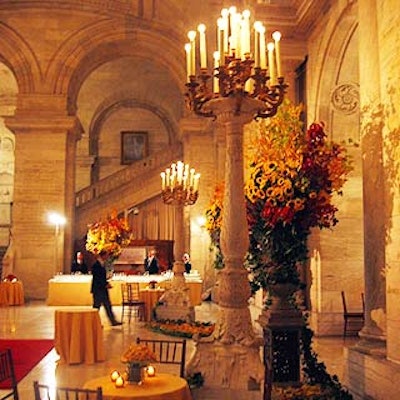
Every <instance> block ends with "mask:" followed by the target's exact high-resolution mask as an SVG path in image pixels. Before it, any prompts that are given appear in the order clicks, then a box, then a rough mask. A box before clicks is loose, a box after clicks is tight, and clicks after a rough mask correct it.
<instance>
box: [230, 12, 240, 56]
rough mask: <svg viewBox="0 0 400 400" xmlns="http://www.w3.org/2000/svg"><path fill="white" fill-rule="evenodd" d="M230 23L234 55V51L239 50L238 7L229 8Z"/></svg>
mask: <svg viewBox="0 0 400 400" xmlns="http://www.w3.org/2000/svg"><path fill="white" fill-rule="evenodd" d="M229 22H230V28H231V36H230V43H229V44H230V53H231V54H232V51H233V50H237V28H238V26H237V25H236V23H237V17H236V7H234V6H232V7H230V8H229Z"/></svg>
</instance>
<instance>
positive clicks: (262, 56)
mask: <svg viewBox="0 0 400 400" xmlns="http://www.w3.org/2000/svg"><path fill="white" fill-rule="evenodd" d="M259 33H260V67H261V69H267V53H266V51H265V26H260V28H259Z"/></svg>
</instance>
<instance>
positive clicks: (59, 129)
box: [5, 97, 82, 298]
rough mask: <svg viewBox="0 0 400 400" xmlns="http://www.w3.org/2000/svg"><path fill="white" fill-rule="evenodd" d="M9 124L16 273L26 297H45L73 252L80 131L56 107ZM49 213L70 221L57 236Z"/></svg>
mask: <svg viewBox="0 0 400 400" xmlns="http://www.w3.org/2000/svg"><path fill="white" fill-rule="evenodd" d="M47 100H49V97H48V98H47ZM30 101H31V104H33V103H34V99H33V98H32V99H30ZM39 103H40V102H39ZM35 104H36V105H37V104H38V103H35ZM34 108H35V109H36V108H37V107H36V106H35V107H34ZM39 108H40V107H39ZM5 123H6V126H7V127H8V128H9V129H10V130H12V131H13V132H14V134H15V182H14V206H13V237H14V245H15V254H16V256H15V267H14V268H15V274H16V275H17V276H18V277H19V278H21V279H22V280H23V282H24V286H25V294H26V296H27V297H28V298H45V297H46V292H47V281H48V279H49V278H51V277H52V276H53V275H54V274H55V273H57V272H63V271H64V269H65V270H66V268H67V266H66V264H67V263H69V262H70V257H71V255H72V250H73V247H72V238H73V221H74V210H75V148H76V140H77V138H79V137H80V134H81V131H82V129H81V126H80V123H79V121H78V120H77V119H76V118H75V117H72V116H66V115H62V114H61V113H56V112H55V110H54V112H49V113H45V112H43V111H41V112H36V110H35V111H34V110H31V111H29V110H27V109H26V108H24V109H22V111H20V112H17V113H16V115H15V116H14V117H7V118H6V119H5ZM49 212H58V213H59V214H62V215H64V216H65V217H66V219H67V224H66V225H65V226H64V227H63V228H62V229H60V231H59V234H58V235H57V233H56V227H54V226H51V225H50V224H49V222H48V220H47V218H48V213H49ZM56 257H57V259H56ZM68 268H69V264H68ZM58 269H61V270H60V271H58Z"/></svg>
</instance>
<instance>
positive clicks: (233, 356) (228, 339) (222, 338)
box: [187, 94, 264, 390]
mask: <svg viewBox="0 0 400 400" xmlns="http://www.w3.org/2000/svg"><path fill="white" fill-rule="evenodd" d="M238 102H241V108H240V112H238V111H237V108H236V107H237V105H238ZM208 106H209V107H210V108H211V109H212V110H213V111H214V114H215V115H216V116H217V121H218V123H220V124H221V125H223V126H224V127H225V134H226V144H227V149H226V164H225V195H224V206H223V223H222V232H221V247H222V252H223V254H224V260H225V267H224V269H223V270H222V271H221V279H220V288H219V303H218V305H219V316H218V320H217V322H216V326H215V331H214V334H213V337H212V338H207V339H206V341H202V340H199V341H198V342H197V344H196V349H195V353H194V355H193V357H192V359H191V360H190V362H189V364H188V366H187V372H188V374H189V375H190V374H192V373H196V372H201V374H202V376H203V377H204V380H205V386H207V387H225V388H230V389H237V390H247V389H248V387H249V382H250V381H252V380H253V381H256V382H260V381H261V380H262V379H263V374H264V367H263V365H262V362H261V359H260V342H259V340H258V339H257V338H256V336H255V333H254V329H253V326H252V320H251V315H250V310H249V307H248V299H249V297H250V285H249V281H248V276H247V271H246V269H245V268H244V267H243V262H244V257H245V254H246V251H247V249H248V227H247V220H246V208H245V200H244V191H243V187H244V177H243V175H244V174H243V168H244V167H243V126H244V125H245V124H246V123H249V122H250V121H251V120H252V118H253V115H254V112H255V111H256V110H258V109H261V108H262V104H260V102H259V101H257V100H254V99H250V98H244V97H241V96H240V94H239V95H238V98H230V97H229V98H219V99H216V100H212V101H210V102H209V103H208Z"/></svg>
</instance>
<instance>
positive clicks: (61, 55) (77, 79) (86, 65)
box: [46, 18, 185, 113]
mask: <svg viewBox="0 0 400 400" xmlns="http://www.w3.org/2000/svg"><path fill="white" fill-rule="evenodd" d="M132 19H133V20H134V21H135V24H131V25H130V26H127V24H126V25H124V24H121V23H120V22H121V21H119V20H109V19H104V20H101V21H98V22H96V23H94V24H91V25H89V26H87V27H85V28H84V29H82V30H81V31H79V32H77V33H76V34H74V36H73V37H71V38H70V40H69V41H68V42H66V43H65V44H64V45H63V46H62V48H61V49H60V50H59V51H58V53H57V55H56V56H55V57H54V58H53V60H52V62H51V64H50V66H49V69H48V70H47V71H46V76H47V77H48V81H49V85H50V86H51V88H49V89H51V91H52V92H54V93H56V94H66V93H67V94H68V108H69V112H70V113H74V112H75V111H76V99H77V95H78V92H79V88H80V87H81V85H82V83H83V82H84V81H85V79H86V78H87V76H88V75H89V74H90V73H91V72H92V71H93V70H95V69H96V68H98V67H99V66H100V65H102V64H104V63H106V62H108V61H111V60H113V59H116V58H120V57H127V56H134V57H137V58H138V59H150V60H152V61H153V62H154V63H156V64H160V65H162V66H163V67H164V68H165V69H166V70H168V71H169V72H170V74H171V78H172V79H173V80H174V81H175V82H176V84H177V85H178V86H182V89H181V90H182V91H183V89H184V85H183V84H182V82H184V79H185V70H184V62H183V61H184V56H183V51H182V49H181V46H180V43H181V42H180V40H179V37H178V35H176V34H175V35H174V34H173V33H172V34H171V32H168V37H167V36H166V35H167V33H166V32H163V31H162V30H160V29H159V26H157V27H156V26H151V28H152V31H150V30H146V29H145V28H146V23H145V21H142V20H140V19H137V18H132ZM147 23H148V24H151V23H150V22H147ZM149 28H150V25H149ZM157 28H158V29H157ZM164 33H165V35H164ZM167 47H168V48H169V51H168V52H165V51H163V49H165V48H167ZM182 94H183V92H182Z"/></svg>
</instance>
